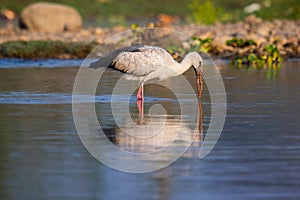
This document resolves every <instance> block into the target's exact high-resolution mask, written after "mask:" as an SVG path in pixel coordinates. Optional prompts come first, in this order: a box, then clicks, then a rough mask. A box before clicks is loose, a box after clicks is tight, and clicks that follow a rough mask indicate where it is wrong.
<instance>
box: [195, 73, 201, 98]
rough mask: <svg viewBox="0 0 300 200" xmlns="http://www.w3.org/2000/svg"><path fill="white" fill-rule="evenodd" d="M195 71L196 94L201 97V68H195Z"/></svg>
mask: <svg viewBox="0 0 300 200" xmlns="http://www.w3.org/2000/svg"><path fill="white" fill-rule="evenodd" d="M195 72H196V86H197V95H198V97H201V95H202V89H203V72H202V71H201V70H198V69H195Z"/></svg>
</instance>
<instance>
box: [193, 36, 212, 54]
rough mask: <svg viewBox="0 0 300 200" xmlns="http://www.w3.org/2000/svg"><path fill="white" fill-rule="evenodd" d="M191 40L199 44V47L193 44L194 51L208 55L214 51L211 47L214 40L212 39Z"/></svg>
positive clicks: (195, 38) (196, 38)
mask: <svg viewBox="0 0 300 200" xmlns="http://www.w3.org/2000/svg"><path fill="white" fill-rule="evenodd" d="M191 39H192V40H194V41H198V42H199V45H198V44H192V49H194V50H196V51H200V52H206V53H207V52H209V51H210V50H211V49H212V47H211V42H212V38H210V37H208V38H204V39H201V38H199V37H196V36H192V37H191Z"/></svg>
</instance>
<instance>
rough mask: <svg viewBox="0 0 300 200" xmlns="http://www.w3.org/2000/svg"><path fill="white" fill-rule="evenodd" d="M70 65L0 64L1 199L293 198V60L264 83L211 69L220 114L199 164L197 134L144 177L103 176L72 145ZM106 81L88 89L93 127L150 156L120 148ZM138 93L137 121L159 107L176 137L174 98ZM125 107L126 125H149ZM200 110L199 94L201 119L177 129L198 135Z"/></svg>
mask: <svg viewBox="0 0 300 200" xmlns="http://www.w3.org/2000/svg"><path fill="white" fill-rule="evenodd" d="M48 62H50V63H48ZM78 62H79V61H76V62H70V61H69V62H67V63H65V62H62V61H55V60H52V61H37V62H29V61H27V62H26V65H27V66H26V65H25V64H24V63H23V62H21V61H19V60H17V61H16V60H2V61H0V63H1V64H0V66H1V68H0V111H1V112H0V122H1V126H0V134H1V140H0V155H1V156H0V163H1V164H0V196H1V199H71V198H72V199H123V198H124V197H126V199H234V198H236V199H299V197H300V190H299V188H300V187H299V186H300V173H299V172H300V157H299V155H300V147H299V142H300V135H299V128H300V125H299V117H300V114H299V110H300V104H299V101H300V88H299V84H300V79H299V76H300V63H299V61H293V62H287V63H285V64H284V65H283V67H281V68H280V70H279V72H278V74H276V73H275V74H271V75H270V73H272V72H267V71H265V70H260V71H258V70H253V69H245V68H243V69H236V68H234V67H231V66H230V65H228V64H226V63H225V64H222V65H220V66H219V69H220V71H221V74H222V77H223V80H224V84H225V87H226V91H227V99H228V110H227V117H226V123H225V126H224V130H223V132H222V135H221V137H220V139H219V141H218V143H217V145H216V146H215V148H214V149H213V151H212V152H210V154H209V155H208V156H207V157H206V158H204V159H201V160H200V159H199V158H198V157H197V153H198V151H199V148H200V146H201V141H202V138H201V137H202V136H203V135H201V134H200V135H197V137H196V138H197V139H196V141H195V143H194V144H193V145H192V146H191V147H190V148H189V150H188V151H187V152H186V153H185V154H184V155H183V156H182V157H181V158H179V159H178V160H177V161H175V162H174V163H173V164H171V165H170V166H168V167H166V168H164V169H162V170H159V171H156V172H152V173H146V174H127V173H123V172H119V171H117V170H114V169H111V168H108V167H107V166H105V165H103V164H101V163H100V162H99V161H97V160H96V159H95V158H94V157H92V156H91V155H90V154H89V153H88V151H87V150H86V148H85V147H84V146H83V145H82V142H81V140H80V139H79V137H78V135H77V132H76V129H75V126H74V121H73V116H72V105H71V102H72V95H71V92H72V87H73V83H74V80H75V76H76V73H77V70H78V67H76V66H77V65H78ZM37 63H40V64H37ZM8 65H9V66H10V67H7V66H8ZM29 66H30V67H29ZM192 75H193V73H192V71H189V72H187V73H186V74H185V76H186V77H187V78H189V79H193V76H192ZM116 79H117V75H115V74H111V75H110V76H109V78H106V79H104V80H103V81H104V83H105V84H106V87H104V88H100V89H99V88H98V93H97V96H96V112H97V117H98V120H100V121H101V123H102V124H101V125H102V126H103V127H104V128H105V132H106V134H107V136H109V138H110V140H111V141H113V142H114V143H115V144H116V145H119V146H120V147H121V148H124V149H125V150H127V151H137V152H143V151H155V150H156V149H157V148H160V147H159V146H155V145H153V144H151V143H143V144H144V145H141V144H142V143H133V144H131V145H127V146H126V145H124V144H125V142H124V140H122V139H124V136H122V135H121V136H120V132H118V131H117V128H116V125H115V122H114V121H113V120H112V113H111V111H110V109H109V107H108V106H109V105H110V100H111V95H110V94H109V92H110V87H111V83H112V82H113V80H116ZM170 83H172V81H171V82H170ZM193 83H194V82H193V81H191V84H192V85H193ZM176 87H179V88H180V87H181V86H180V84H178V85H177V86H176ZM145 90H146V95H147V98H146V100H145V113H147V112H148V109H149V107H150V106H151V105H153V104H162V105H163V106H165V108H166V110H167V119H168V120H169V123H168V126H167V128H168V130H173V129H174V128H175V129H176V127H177V126H178V124H177V123H176V122H178V120H179V119H180V117H181V115H180V112H178V101H177V100H176V99H175V96H174V94H172V93H171V92H169V91H168V90H167V89H166V88H163V87H159V86H157V85H149V86H146V88H145ZM187 95H188V94H187ZM119 98H120V101H122V98H125V97H124V96H121V97H119ZM188 98H189V97H188ZM187 101H188V100H187ZM191 105H192V104H191ZM129 107H130V108H129V110H130V113H131V118H132V119H133V120H136V121H137V122H139V123H149V121H147V120H148V119H149V115H147V114H145V116H144V121H142V122H141V121H139V120H140V118H139V116H140V115H138V109H137V106H136V101H135V98H134V97H131V100H130V104H129ZM210 108H211V106H210V100H209V95H208V91H207V90H206V89H205V90H204V97H203V99H202V108H199V111H201V113H202V114H203V117H201V115H199V116H197V117H196V118H193V117H190V118H189V117H187V118H186V121H185V123H184V125H185V126H186V127H188V129H190V130H197V129H199V127H200V130H201V128H203V133H204V135H205V132H206V130H207V128H208V124H209V120H210ZM120 109H122V107H120ZM191 109H195V108H191ZM157 119H158V122H160V118H159V117H158V118H157ZM199 125H201V126H199ZM128 127H129V129H130V126H128ZM172 128H173V129H172ZM201 131H202V130H201ZM201 131H200V132H201ZM171 136H172V135H171ZM163 141H164V140H163ZM166 141H168V140H166ZM183 141H184V140H183ZM162 145H163V144H162ZM180 145H182V142H181V143H180V142H178V143H177V145H175V146H180ZM112 158H113V155H112ZM124 160H126V159H125V158H124ZM124 162H125V161H124ZM148 162H151V161H148Z"/></svg>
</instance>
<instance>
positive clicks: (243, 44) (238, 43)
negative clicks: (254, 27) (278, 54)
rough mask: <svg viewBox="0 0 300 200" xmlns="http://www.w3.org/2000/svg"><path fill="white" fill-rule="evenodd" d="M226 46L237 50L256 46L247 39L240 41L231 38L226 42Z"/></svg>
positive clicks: (239, 39)
mask: <svg viewBox="0 0 300 200" xmlns="http://www.w3.org/2000/svg"><path fill="white" fill-rule="evenodd" d="M226 45H228V46H232V47H238V48H244V47H247V46H250V45H256V42H254V41H253V40H249V39H241V38H236V37H234V38H232V39H231V40H227V41H226Z"/></svg>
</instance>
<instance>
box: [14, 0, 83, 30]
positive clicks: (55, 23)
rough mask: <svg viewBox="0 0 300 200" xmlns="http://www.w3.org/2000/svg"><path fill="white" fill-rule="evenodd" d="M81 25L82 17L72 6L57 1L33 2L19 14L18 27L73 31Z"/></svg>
mask: <svg viewBox="0 0 300 200" xmlns="http://www.w3.org/2000/svg"><path fill="white" fill-rule="evenodd" d="M81 26H82V18H81V16H80V14H79V13H78V12H77V11H76V10H75V9H74V8H72V7H70V6H66V5H62V4H57V3H49V2H38V3H33V4H30V5H29V6H27V7H26V8H25V9H24V10H23V11H22V13H21V15H20V27H21V28H25V29H28V30H30V31H37V32H62V31H74V30H78V29H80V28H81Z"/></svg>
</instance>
